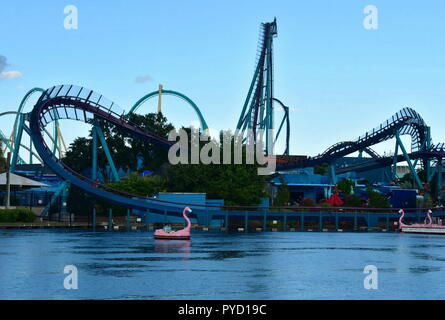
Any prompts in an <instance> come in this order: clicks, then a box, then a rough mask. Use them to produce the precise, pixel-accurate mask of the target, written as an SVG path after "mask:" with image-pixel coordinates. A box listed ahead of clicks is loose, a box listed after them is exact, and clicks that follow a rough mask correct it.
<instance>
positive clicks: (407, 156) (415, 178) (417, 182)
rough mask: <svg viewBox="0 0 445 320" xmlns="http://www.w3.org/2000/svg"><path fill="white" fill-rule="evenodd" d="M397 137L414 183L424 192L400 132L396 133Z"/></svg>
mask: <svg viewBox="0 0 445 320" xmlns="http://www.w3.org/2000/svg"><path fill="white" fill-rule="evenodd" d="M395 136H396V139H397V142H398V144H399V147H400V150H402V153H403V156H404V158H405V161H406V162H407V163H408V166H409V169H410V171H411V174H412V175H413V177H414V181H415V182H416V184H417V187H418V189H420V190H422V189H423V184H422V182H421V181H420V179H419V176H418V175H417V172H416V168H415V167H414V166H413V164H412V163H411V159H410V158H409V155H408V153H407V152H406V149H405V147H404V145H403V143H402V140H400V134H399V132H398V131H396V134H395Z"/></svg>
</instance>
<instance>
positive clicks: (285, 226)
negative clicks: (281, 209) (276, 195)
mask: <svg viewBox="0 0 445 320" xmlns="http://www.w3.org/2000/svg"><path fill="white" fill-rule="evenodd" d="M283 231H287V214H286V213H285V214H284V216H283Z"/></svg>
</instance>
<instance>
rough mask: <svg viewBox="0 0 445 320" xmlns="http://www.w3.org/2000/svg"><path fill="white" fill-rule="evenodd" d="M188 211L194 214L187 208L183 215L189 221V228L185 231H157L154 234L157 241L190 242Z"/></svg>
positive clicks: (165, 229) (166, 229) (188, 226)
mask: <svg viewBox="0 0 445 320" xmlns="http://www.w3.org/2000/svg"><path fill="white" fill-rule="evenodd" d="M186 211H188V212H192V209H190V208H189V207H185V208H184V211H183V212H182V215H183V216H184V219H185V220H186V221H187V226H186V227H185V228H184V229H181V230H177V231H172V230H170V229H169V228H165V227H164V229H157V230H156V231H155V233H154V237H155V239H164V240H190V226H191V223H190V219H189V218H188V217H187V214H186Z"/></svg>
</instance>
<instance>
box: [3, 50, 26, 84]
mask: <svg viewBox="0 0 445 320" xmlns="http://www.w3.org/2000/svg"><path fill="white" fill-rule="evenodd" d="M6 66H8V61H7V59H6V57H5V56H2V55H0V80H7V79H15V78H21V77H22V76H23V75H22V73H21V72H20V71H5V69H6Z"/></svg>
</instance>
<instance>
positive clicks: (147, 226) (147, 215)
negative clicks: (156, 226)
mask: <svg viewBox="0 0 445 320" xmlns="http://www.w3.org/2000/svg"><path fill="white" fill-rule="evenodd" d="M144 221H145V229H146V230H147V231H148V230H150V210H149V209H147V210H145V214H144Z"/></svg>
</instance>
